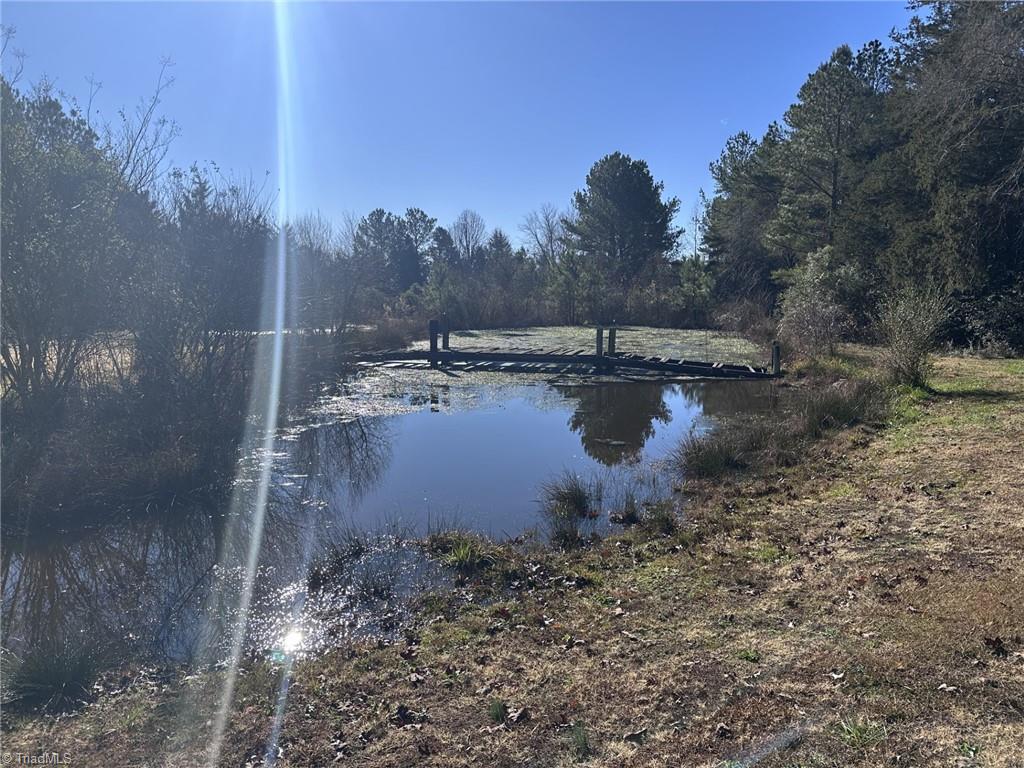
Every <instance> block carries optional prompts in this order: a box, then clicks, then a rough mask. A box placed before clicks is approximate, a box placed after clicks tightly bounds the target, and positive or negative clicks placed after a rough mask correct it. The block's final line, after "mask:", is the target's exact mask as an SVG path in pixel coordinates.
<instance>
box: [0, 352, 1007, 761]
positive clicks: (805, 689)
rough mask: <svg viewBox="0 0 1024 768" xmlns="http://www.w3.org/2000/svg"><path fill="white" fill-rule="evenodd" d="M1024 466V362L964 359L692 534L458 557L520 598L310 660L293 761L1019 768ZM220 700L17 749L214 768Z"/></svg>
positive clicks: (242, 740) (240, 753) (240, 706)
mask: <svg viewBox="0 0 1024 768" xmlns="http://www.w3.org/2000/svg"><path fill="white" fill-rule="evenodd" d="M851 360H852V361H851ZM863 363H864V360H863V359H847V360H846V361H845V362H840V363H838V364H836V367H837V369H838V370H839V371H840V372H842V371H843V370H845V369H846V368H850V369H853V368H855V367H856V366H858V365H862V364H863ZM814 373H815V372H814V371H811V372H808V374H809V375H813V374H814ZM834 426H840V425H834ZM1022 445H1024V363H1022V362H1021V361H1016V362H1008V361H999V360H976V359H963V358H944V359H942V360H940V362H939V365H938V368H937V371H936V374H935V377H934V379H933V384H932V390H931V391H923V390H915V391H905V392H902V393H900V396H899V400H898V402H897V404H896V407H895V408H894V409H893V411H892V412H891V414H890V415H889V416H888V418H887V421H886V422H885V423H884V424H879V423H858V424H856V425H855V426H852V427H847V428H845V429H840V430H838V431H836V430H832V431H827V432H826V433H825V435H824V437H823V438H822V439H820V440H817V441H815V442H811V441H808V442H806V443H804V444H802V445H801V450H800V453H799V455H798V456H797V457H796V458H795V460H793V461H785V462H776V461H772V462H768V463H763V462H751V463H750V465H749V466H747V467H746V469H745V470H744V471H742V472H739V473H736V472H732V473H725V474H724V475H723V474H715V476H714V477H713V478H712V477H708V479H705V480H699V481H696V482H691V483H689V489H688V490H689V494H690V499H689V501H688V506H687V509H686V520H685V522H684V523H683V524H682V525H680V526H678V527H675V528H674V529H672V527H671V526H670V527H666V528H664V529H662V528H660V527H658V526H639V527H638V528H636V529H635V530H631V531H629V532H627V533H626V534H623V535H622V536H619V537H615V538H612V539H606V540H604V541H601V542H598V543H595V544H592V545H590V546H587V547H584V548H580V549H574V550H572V551H566V552H550V553H546V554H543V555H541V554H538V555H537V556H536V558H534V559H533V560H531V561H524V562H519V561H515V560H514V556H513V555H512V554H509V553H506V552H505V551H503V550H490V549H487V545H486V544H480V545H479V546H476V545H474V546H469V545H462V544H460V543H459V542H457V541H453V542H447V543H446V542H440V543H438V544H437V546H438V547H439V549H440V550H441V552H442V556H444V557H447V558H448V559H449V560H450V561H451V564H452V565H453V567H456V568H459V569H462V570H463V571H465V573H466V575H467V581H469V582H472V581H473V580H476V579H486V574H487V573H490V572H498V573H499V574H500V582H501V586H502V588H503V590H506V591H498V592H497V593H495V594H497V597H496V598H494V599H491V600H489V601H486V604H484V603H482V602H469V603H467V602H465V601H464V600H458V599H452V598H437V599H436V600H435V601H433V602H429V603H428V604H426V605H425V606H424V611H423V620H422V621H421V622H420V623H419V624H417V625H416V626H414V627H412V628H410V630H409V631H407V632H406V633H405V635H404V636H403V637H402V639H401V640H400V641H398V642H396V643H394V644H383V645H381V644H373V645H363V646H358V647H352V648H345V649H339V650H337V651H335V652H332V653H330V654H328V655H326V656H324V657H321V658H318V659H311V660H307V661H300V662H298V663H297V664H296V666H295V667H294V669H293V670H292V677H291V680H292V681H291V687H290V695H289V697H288V703H287V707H286V709H285V712H284V724H283V729H282V731H281V732H282V734H283V735H282V738H281V740H280V743H279V746H280V756H279V759H278V762H277V764H278V765H282V766H321V765H328V764H332V763H333V762H334V761H338V762H339V764H349V765H360V766H406V765H408V766H413V765H423V766H453V765H483V764H486V765H489V766H522V765H531V766H533V765H536V766H559V765H573V764H584V765H592V766H620V765H621V766H678V765H701V766H727V765H728V766H738V765H752V764H754V763H755V762H756V763H757V764H758V765H765V766H787V767H788V768H796V766H822V767H824V766H829V767H832V768H839V767H840V766H851V765H854V766H878V765H946V766H948V765H960V766H974V765H977V766H1007V767H1009V766H1015V765H1020V763H1021V746H1020V745H1021V744H1022V743H1024V642H1022V639H1021V634H1022V633H1024V601H1022V600H1021V596H1022V595H1024V566H1022V565H1021V555H1020V553H1021V552H1022V551H1024V521H1022V518H1021V516H1020V513H1019V510H1020V509H1021V507H1022V506H1024V482H1022V479H1021V466H1022V465H1024V449H1022ZM277 680H278V675H277V673H276V672H275V669H273V668H271V667H270V666H269V665H268V664H266V663H265V662H251V663H247V664H246V665H245V667H244V674H243V675H242V676H241V678H240V679H239V683H238V689H237V692H236V696H235V701H234V706H233V709H232V711H231V713H230V718H229V727H228V730H227V737H226V746H225V749H224V751H223V756H224V760H223V762H224V764H225V765H246V764H250V765H260V764H263V763H264V754H265V751H266V743H267V740H268V737H269V735H270V730H271V722H272V716H273V712H274V700H275V692H276V690H277ZM206 682H209V676H208V675H199V676H196V677H191V678H188V679H184V680H183V679H178V678H174V679H170V680H167V679H159V678H154V677H153V676H152V675H147V674H140V675H138V676H135V677H134V678H132V679H127V680H124V681H122V682H121V684H119V685H117V686H115V687H116V689H117V691H116V693H110V694H103V695H100V696H99V698H98V699H97V700H96V701H95V702H94V703H93V704H90V705H88V706H87V707H85V708H84V709H82V710H81V711H80V712H78V713H77V714H76V715H75V716H73V717H69V718H62V719H58V720H53V719H45V718H41V717H38V716H31V717H21V718H17V717H11V715H10V714H7V715H5V717H6V718H7V719H6V721H5V723H4V750H5V751H10V750H14V751H23V752H30V753H35V752H39V751H61V752H68V753H70V754H71V755H72V756H73V758H74V762H73V763H72V764H78V765H107V764H110V765H113V764H122V765H160V766H162V765H174V766H180V765H192V764H197V765H198V764H204V763H203V758H204V752H203V747H204V746H205V741H206V733H207V732H208V728H209V725H208V722H209V721H211V720H212V719H213V717H214V710H215V705H216V701H215V698H214V697H211V696H207V695H204V694H203V690H204V689H203V687H202V686H203V684H204V683H206ZM153 755H159V757H157V758H154V757H152V756H153Z"/></svg>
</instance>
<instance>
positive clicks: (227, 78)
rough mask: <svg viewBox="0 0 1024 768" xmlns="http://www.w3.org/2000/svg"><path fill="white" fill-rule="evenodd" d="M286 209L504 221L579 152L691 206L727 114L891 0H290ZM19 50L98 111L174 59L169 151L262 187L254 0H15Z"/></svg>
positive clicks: (749, 117) (581, 168)
mask: <svg viewBox="0 0 1024 768" xmlns="http://www.w3.org/2000/svg"><path fill="white" fill-rule="evenodd" d="M288 13H289V18H290V24H291V41H292V44H291V54H290V62H291V66H292V77H293V82H294V83H295V86H294V92H293V97H292V98H293V102H292V104H293V107H292V118H293V125H294V128H293V131H294V150H293V151H294V159H293V163H294V164H293V167H292V173H293V178H294V180H295V190H294V193H293V199H292V202H293V206H292V207H293V208H294V209H295V210H298V211H314V210H319V211H321V212H322V213H323V214H325V215H326V216H328V217H332V218H335V217H339V216H340V214H341V213H343V212H346V211H350V212H354V213H358V214H360V215H362V214H365V213H366V212H368V211H369V210H370V209H372V208H374V207H378V206H380V207H383V208H387V209H390V210H394V211H396V212H401V211H403V210H404V209H405V208H406V207H408V206H419V207H421V208H423V209H424V210H426V211H427V212H428V213H429V214H431V215H432V216H436V217H437V218H438V219H439V222H440V223H442V224H447V223H449V222H450V221H451V220H452V219H453V218H454V217H455V216H456V215H457V214H458V213H459V211H461V210H462V209H463V208H473V209H475V210H477V211H478V212H479V213H480V214H481V215H482V216H483V217H484V218H485V219H486V221H487V223H488V224H489V225H490V226H501V227H502V228H504V229H506V231H508V233H509V234H510V235H512V236H513V237H518V226H519V223H520V221H521V220H522V217H523V215H524V214H526V213H527V212H528V211H530V210H531V209H534V208H537V207H539V206H540V205H541V204H542V203H546V202H548V203H554V204H556V205H558V206H560V207H565V206H567V205H568V201H569V198H570V195H571V193H572V191H573V190H575V189H577V188H579V187H581V186H582V184H583V180H584V177H585V175H586V172H587V170H588V168H589V167H590V165H591V164H592V163H593V162H594V161H595V160H596V159H597V158H599V157H600V156H601V155H603V154H605V153H608V152H612V151H614V150H621V151H623V152H626V153H628V154H630V155H633V156H634V157H639V158H643V159H645V160H646V161H647V162H648V163H649V164H650V167H651V170H652V171H653V173H654V175H655V178H657V179H661V180H663V181H664V182H665V184H666V190H667V192H668V193H669V194H672V195H676V196H678V197H679V198H680V199H681V200H682V201H683V211H684V213H685V212H687V211H688V210H689V208H690V206H691V205H692V203H693V201H694V200H695V197H696V191H697V189H698V187H701V186H703V187H704V188H705V189H707V191H708V192H709V193H710V191H711V189H710V188H711V179H710V176H709V174H708V171H707V168H708V163H709V162H710V161H712V160H713V159H715V158H716V157H717V156H718V153H719V152H720V151H721V148H722V146H723V144H724V142H725V140H726V138H727V137H728V136H729V135H731V134H733V133H735V132H737V131H740V130H747V131H750V132H751V133H754V134H756V135H760V134H761V133H762V132H763V131H764V129H765V127H766V126H767V124H768V123H769V122H770V121H772V120H777V119H780V118H781V116H782V114H783V112H784V111H785V109H786V107H787V106H788V105H789V104H790V103H791V102H792V100H793V98H794V96H795V94H796V91H797V89H798V88H799V86H800V84H801V83H802V82H803V81H804V79H805V78H806V77H807V75H808V74H809V73H810V72H811V71H812V70H814V68H815V67H816V66H817V65H818V64H819V63H820V62H821V61H823V60H824V59H826V58H827V57H828V56H829V54H830V52H831V51H832V50H833V49H834V48H835V47H836V46H838V45H840V44H842V43H848V44H850V45H851V46H853V47H854V48H856V47H858V46H859V45H861V44H863V43H864V42H866V41H868V40H871V39H873V38H879V39H882V40H885V39H886V37H887V36H888V33H889V31H890V30H891V29H892V28H893V26H902V25H903V24H904V23H905V21H906V20H907V19H908V18H909V15H910V14H909V12H908V11H906V10H905V8H904V6H903V4H902V3H883V2H876V3H866V2H864V3H754V4H751V3H671V4H670V3H658V4H612V3H575V4H546V3H545V4H542V3H537V4H529V3H515V4H497V3H480V4H468V3H461V4H456V3H449V4H354V3H324V4H319V3H317V4H314V3H302V4H295V5H291V6H289V9H288ZM2 16H3V22H4V23H5V24H9V25H14V26H15V27H16V28H17V37H16V39H15V41H14V43H13V44H12V47H13V48H19V49H22V50H24V51H25V53H26V54H27V56H28V58H27V60H26V67H25V72H24V75H23V76H22V77H23V80H22V82H23V83H31V82H34V81H36V80H38V79H39V78H40V77H41V76H43V75H46V76H48V77H49V78H50V79H51V80H53V81H54V82H55V83H56V84H57V86H58V87H59V88H61V89H62V90H64V91H65V92H67V93H68V94H72V95H77V96H78V97H79V98H80V99H84V97H85V96H86V95H87V93H88V86H87V85H86V81H85V78H86V76H87V75H91V76H92V77H94V78H95V79H96V80H99V81H101V82H102V83H103V88H102V90H101V91H100V93H99V95H98V97H97V99H96V100H95V102H94V105H95V107H96V108H98V109H99V110H100V111H101V112H102V113H103V114H104V115H106V116H108V117H114V116H116V110H117V109H118V108H119V107H121V106H128V107H132V106H134V105H135V104H136V103H137V101H138V100H139V98H140V97H142V96H145V95H147V94H149V93H150V92H151V91H152V89H153V86H154V84H155V81H156V78H157V73H158V71H159V66H160V59H161V57H162V56H169V57H171V59H173V61H174V62H175V66H174V68H173V75H174V77H175V83H174V85H173V87H172V88H171V89H170V91H169V92H168V93H167V95H166V98H165V100H164V103H163V109H164V112H165V114H167V115H168V116H169V117H172V118H173V119H174V120H175V121H176V122H177V123H178V124H179V126H180V128H181V135H180V137H179V138H178V139H177V140H176V142H175V144H174V146H173V149H172V158H173V161H174V162H175V163H176V164H178V165H183V166H187V165H189V164H191V163H192V162H194V161H198V162H204V161H215V162H216V163H217V164H218V165H219V166H220V167H221V168H222V169H225V170H226V171H230V172H233V173H234V174H236V175H248V174H250V173H251V174H252V175H253V176H254V177H256V178H259V179H262V178H263V177H264V175H265V174H266V173H267V172H268V171H269V172H270V177H269V179H268V184H267V188H268V189H269V190H276V188H277V179H276V168H277V138H276V136H277V134H276V132H277V119H276V115H277V111H276V110H277V97H276V82H277V74H276V73H277V62H276V58H275V57H276V43H275V26H274V18H275V13H274V7H273V6H272V5H271V4H268V3H246V2H240V3H186V2H181V3H111V4H107V3H102V4H101V3H12V2H4V3H3V6H2Z"/></svg>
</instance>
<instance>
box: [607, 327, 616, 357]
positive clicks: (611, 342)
mask: <svg viewBox="0 0 1024 768" xmlns="http://www.w3.org/2000/svg"><path fill="white" fill-rule="evenodd" d="M608 354H609V355H614V354H615V325H614V324H613V325H612V327H611V328H609V329H608Z"/></svg>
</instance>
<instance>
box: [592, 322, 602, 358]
mask: <svg viewBox="0 0 1024 768" xmlns="http://www.w3.org/2000/svg"><path fill="white" fill-rule="evenodd" d="M595 349H596V351H595V352H594V354H595V355H597V356H598V357H604V328H601V327H598V329H597V343H596V344H595Z"/></svg>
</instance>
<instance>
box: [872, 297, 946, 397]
mask: <svg viewBox="0 0 1024 768" xmlns="http://www.w3.org/2000/svg"><path fill="white" fill-rule="evenodd" d="M948 317H949V300H948V298H947V297H946V295H945V294H944V293H941V292H940V291H938V290H936V289H934V288H920V287H917V286H908V287H906V288H903V289H902V290H899V291H896V292H895V293H892V294H890V295H889V296H888V297H886V298H885V299H883V301H882V303H881V305H880V307H879V310H878V317H877V320H876V323H877V326H878V331H879V335H880V336H881V339H882V343H883V344H884V345H885V353H884V355H883V366H884V368H885V371H886V373H887V375H888V376H889V378H890V380H891V381H892V382H893V383H896V384H909V385H911V386H915V387H920V386H924V385H925V383H926V382H927V379H928V375H929V373H930V371H931V351H932V350H933V349H934V348H935V343H936V340H937V339H938V335H939V331H940V330H941V329H942V326H943V324H944V323H945V322H946V320H947V318H948Z"/></svg>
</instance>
